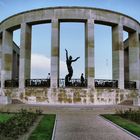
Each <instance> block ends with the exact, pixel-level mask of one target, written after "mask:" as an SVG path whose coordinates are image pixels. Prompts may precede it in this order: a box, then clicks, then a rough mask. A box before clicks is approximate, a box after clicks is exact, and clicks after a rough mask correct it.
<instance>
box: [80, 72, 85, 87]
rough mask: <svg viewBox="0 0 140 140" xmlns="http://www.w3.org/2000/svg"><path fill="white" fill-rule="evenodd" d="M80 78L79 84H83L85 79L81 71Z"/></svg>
mask: <svg viewBox="0 0 140 140" xmlns="http://www.w3.org/2000/svg"><path fill="white" fill-rule="evenodd" d="M80 79H81V86H84V82H85V79H84V76H83V73H82V74H81V78H80Z"/></svg>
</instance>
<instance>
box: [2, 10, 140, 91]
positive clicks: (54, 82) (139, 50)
mask: <svg viewBox="0 0 140 140" xmlns="http://www.w3.org/2000/svg"><path fill="white" fill-rule="evenodd" d="M60 22H84V23H85V76H86V78H87V86H88V88H95V85H94V77H95V65H94V48H95V46H94V24H96V23H97V24H104V25H108V26H111V27H112V69H113V70H112V74H113V77H112V78H113V80H118V88H120V89H124V85H125V84H124V82H125V78H126V77H125V72H126V73H127V72H128V71H126V70H125V67H124V66H125V65H126V64H125V61H124V40H123V30H125V31H127V32H128V34H129V36H128V50H129V53H128V58H129V60H128V63H129V72H128V77H127V79H129V81H135V82H136V88H137V89H140V37H139V36H140V24H139V23H138V22H137V21H136V20H134V19H132V18H131V17H128V16H126V15H123V14H121V13H117V12H113V11H108V10H103V9H96V8H84V7H55V8H44V9H38V10H31V11H27V12H23V13H19V14H17V15H14V16H11V17H9V18H7V19H6V20H4V21H2V22H1V23H0V66H1V67H0V68H1V70H0V76H1V89H4V88H5V84H4V83H5V81H6V80H10V79H12V78H13V77H12V73H13V72H12V62H13V61H12V59H13V56H12V52H13V49H12V48H13V31H14V30H15V29H19V28H20V29H21V33H20V53H19V57H20V60H19V77H18V78H19V90H21V91H22V90H24V88H25V80H26V79H30V65H31V36H32V26H33V25H35V24H40V23H51V27H52V30H51V88H57V87H58V85H59V50H60V45H59V38H60ZM101 51H102V50H101Z"/></svg>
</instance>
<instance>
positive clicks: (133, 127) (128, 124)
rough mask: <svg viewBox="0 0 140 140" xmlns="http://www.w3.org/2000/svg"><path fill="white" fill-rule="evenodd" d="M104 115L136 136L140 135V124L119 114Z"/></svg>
mask: <svg viewBox="0 0 140 140" xmlns="http://www.w3.org/2000/svg"><path fill="white" fill-rule="evenodd" d="M102 116H103V117H104V118H106V119H108V120H110V121H112V122H113V123H115V124H117V125H119V126H121V127H122V128H124V129H126V130H128V131H129V132H131V133H133V134H135V135H136V136H138V137H140V124H137V123H135V122H132V121H130V120H127V119H124V118H121V117H120V116H117V115H111V114H105V115H102Z"/></svg>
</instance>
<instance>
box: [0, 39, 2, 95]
mask: <svg viewBox="0 0 140 140" xmlns="http://www.w3.org/2000/svg"><path fill="white" fill-rule="evenodd" d="M1 65H2V38H1V37H0V83H1V70H2V69H1ZM0 94H1V93H0Z"/></svg>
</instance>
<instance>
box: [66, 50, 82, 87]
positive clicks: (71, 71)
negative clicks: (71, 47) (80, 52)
mask: <svg viewBox="0 0 140 140" xmlns="http://www.w3.org/2000/svg"><path fill="white" fill-rule="evenodd" d="M65 51H66V64H67V69H68V74H67V75H66V77H65V80H66V81H67V82H68V83H66V85H67V84H69V81H70V80H71V78H72V76H73V68H72V66H71V65H72V62H75V61H77V60H78V59H79V58H80V57H77V58H76V59H73V60H72V56H71V55H70V56H69V57H68V51H67V50H66V49H65Z"/></svg>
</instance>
